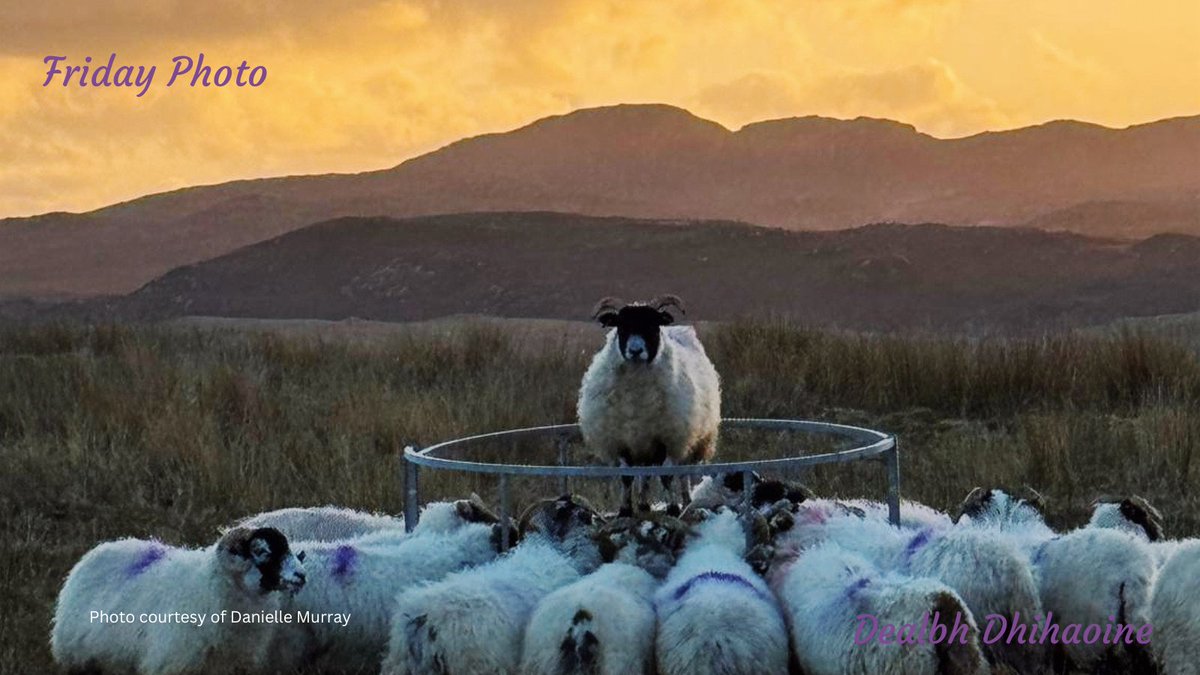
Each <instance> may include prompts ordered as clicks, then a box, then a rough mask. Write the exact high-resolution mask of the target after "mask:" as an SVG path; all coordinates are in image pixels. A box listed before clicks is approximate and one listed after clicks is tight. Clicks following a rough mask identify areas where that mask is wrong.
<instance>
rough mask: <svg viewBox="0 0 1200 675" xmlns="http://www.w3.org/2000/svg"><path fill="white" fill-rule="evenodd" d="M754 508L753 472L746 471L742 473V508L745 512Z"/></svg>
mask: <svg viewBox="0 0 1200 675" xmlns="http://www.w3.org/2000/svg"><path fill="white" fill-rule="evenodd" d="M753 506H754V472H753V471H751V470H749V469H747V470H745V471H743V472H742V508H744V509H745V510H746V511H747V512H749V511H750V509H751V508H753Z"/></svg>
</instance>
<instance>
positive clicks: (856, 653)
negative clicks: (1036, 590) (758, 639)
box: [764, 543, 988, 675]
mask: <svg viewBox="0 0 1200 675" xmlns="http://www.w3.org/2000/svg"><path fill="white" fill-rule="evenodd" d="M769 578H770V579H771V586H772V588H774V590H775V593H776V594H777V595H778V597H779V599H780V601H781V602H782V604H783V608H784V612H785V614H786V617H787V623H788V626H789V628H790V633H791V638H792V645H793V648H794V655H795V657H796V661H797V663H798V665H799V666H800V668H801V669H802V671H803V672H804V673H806V674H807V675H924V674H928V675H949V674H955V675H968V674H972V675H973V674H978V673H986V672H988V666H987V661H986V660H985V659H984V657H983V653H982V651H981V649H980V643H979V630H978V627H977V626H976V624H975V619H974V617H973V615H972V614H971V611H970V610H969V609H968V608H967V607H966V605H965V603H963V601H962V599H961V598H959V597H958V595H957V594H956V593H955V592H954V591H953V590H952V589H951V588H949V587H947V586H946V585H944V584H942V583H940V582H938V581H936V580H933V579H914V578H910V577H905V576H903V575H898V574H894V573H884V572H881V571H880V570H879V568H878V567H876V566H875V565H873V564H872V563H870V562H869V561H868V560H867V559H866V558H864V557H862V556H860V555H858V554H856V553H853V552H851V551H847V550H846V549H844V548H842V547H841V546H838V545H837V544H835V543H824V544H817V545H815V546H814V547H813V548H810V549H806V550H803V551H801V552H799V554H798V556H797V557H795V558H792V559H788V560H784V559H781V560H780V561H779V562H778V563H777V564H776V565H775V566H774V567H773V568H772V571H771V574H770V575H769ZM887 626H892V627H894V630H895V631H896V632H892V631H889V629H888V628H886V627H887ZM938 626H940V627H941V631H942V632H941V633H940V635H939V632H938V630H939V629H938V628H937V627H938ZM922 630H924V631H925V632H924V637H923V638H922V641H920V642H911V643H905V644H897V643H896V640H897V639H900V640H908V639H911V638H915V637H917V636H918V635H919V634H921V631H922ZM764 672H765V671H764ZM774 672H783V671H774Z"/></svg>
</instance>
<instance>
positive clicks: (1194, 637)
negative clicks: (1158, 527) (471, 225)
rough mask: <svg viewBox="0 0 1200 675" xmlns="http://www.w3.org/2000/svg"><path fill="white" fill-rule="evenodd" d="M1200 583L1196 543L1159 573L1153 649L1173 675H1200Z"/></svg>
mask: <svg viewBox="0 0 1200 675" xmlns="http://www.w3.org/2000/svg"><path fill="white" fill-rule="evenodd" d="M1198 580H1200V541H1198V540H1193V541H1191V542H1189V543H1187V544H1183V545H1181V546H1180V547H1179V550H1178V551H1177V552H1176V553H1175V555H1173V556H1171V559H1170V560H1168V561H1167V563H1166V564H1165V565H1164V566H1163V567H1162V569H1160V570H1159V574H1158V580H1157V582H1156V584H1155V588H1154V595H1153V598H1152V599H1151V604H1150V616H1151V619H1152V624H1153V626H1154V633H1153V637H1152V638H1151V640H1150V645H1151V648H1152V649H1153V650H1154V654H1155V656H1156V657H1157V658H1158V662H1159V663H1160V664H1161V665H1162V667H1163V672H1165V673H1168V674H1169V675H1200V599H1197V596H1196V589H1197V583H1198Z"/></svg>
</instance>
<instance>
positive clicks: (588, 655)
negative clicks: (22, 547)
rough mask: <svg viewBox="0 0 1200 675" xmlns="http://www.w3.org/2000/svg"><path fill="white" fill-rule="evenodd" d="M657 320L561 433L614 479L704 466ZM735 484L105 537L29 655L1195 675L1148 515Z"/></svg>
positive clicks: (684, 359) (597, 381) (690, 345)
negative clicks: (1052, 514) (892, 512)
mask: <svg viewBox="0 0 1200 675" xmlns="http://www.w3.org/2000/svg"><path fill="white" fill-rule="evenodd" d="M679 305H680V303H679V301H678V299H677V298H673V297H670V296H668V297H665V298H660V299H657V300H655V301H652V302H650V303H636V304H632V305H624V304H622V303H619V302H616V301H613V300H611V299H606V300H604V301H602V302H601V303H600V305H599V306H598V309H597V312H596V319H597V320H599V321H600V322H601V323H602V324H603V325H605V326H607V327H610V328H612V329H613V330H611V331H610V332H609V336H608V338H607V342H606V345H605V347H604V348H603V349H602V350H601V351H600V352H599V353H598V354H597V355H596V357H595V359H594V360H593V363H592V366H591V367H590V368H589V370H588V372H587V374H586V375H585V377H584V383H583V387H582V389H581V394H580V402H579V413H580V426H581V429H582V431H583V435H584V438H585V441H586V442H587V443H588V444H589V446H591V447H592V448H593V449H594V450H595V451H596V452H598V453H600V454H602V455H603V456H605V457H607V458H609V459H610V461H612V462H614V463H618V464H624V465H643V464H668V463H671V462H703V461H707V460H708V459H710V458H711V457H712V456H713V453H714V451H715V443H716V427H717V424H718V423H719V419H720V411H719V382H718V380H717V376H716V371H715V370H714V369H713V368H712V364H711V363H709V362H708V359H707V357H706V356H704V352H703V348H702V347H701V346H700V343H699V341H698V340H697V339H696V337H695V334H694V332H692V331H691V330H690V329H688V328H683V327H675V326H669V324H670V323H672V316H671V314H670V312H669V311H668V310H669V309H679ZM745 478H746V477H745V476H743V474H740V473H739V474H731V475H728V476H725V477H710V478H705V479H704V480H703V481H701V482H700V483H699V484H698V485H696V486H694V487H693V486H689V485H686V482H685V481H680V483H681V489H679V490H678V491H675V490H674V489H673V488H674V487H675V486H674V485H673V484H672V483H671V481H669V480H664V481H663V487H664V488H665V489H666V492H667V495H668V500H667V503H664V504H660V505H656V506H654V507H651V505H650V504H648V503H647V500H646V499H645V495H644V493H643V491H642V490H641V489H640V487H641V486H639V490H637V492H638V493H639V494H638V495H637V504H636V508H635V504H634V495H633V492H634V491H633V490H632V489H631V488H632V487H633V485H632V483H633V482H632V481H625V482H623V487H624V490H623V495H622V504H621V506H620V508H619V510H618V511H616V512H615V513H608V514H602V513H601V512H599V511H597V510H596V509H595V508H593V507H592V506H591V505H590V504H588V503H587V501H586V500H584V499H582V498H580V497H578V496H574V495H563V496H561V497H558V498H556V499H545V500H540V501H537V502H535V503H534V504H532V505H531V506H529V507H528V508H527V509H526V510H525V512H524V513H523V514H522V516H521V517H520V519H519V521H518V523H517V527H516V531H515V532H513V531H505V529H504V528H505V527H506V526H507V524H506V523H501V522H500V519H499V518H497V517H496V515H495V514H494V513H493V512H492V511H491V510H490V509H488V508H487V507H486V506H485V505H484V504H483V503H482V502H481V501H480V500H479V498H478V497H476V496H474V495H472V496H471V498H469V499H463V500H458V501H453V502H436V503H432V504H428V505H426V506H425V508H424V509H423V510H422V511H421V517H420V519H419V522H418V524H417V525H416V527H415V528H414V529H413V531H412V532H407V531H406V528H405V523H404V521H403V519H402V518H396V517H391V516H383V515H375V514H367V513H361V512H356V511H351V510H347V509H340V508H336V507H313V508H290V509H282V510H278V511H272V512H268V513H263V514H258V515H255V516H252V517H249V518H246V519H244V520H242V521H240V522H238V523H236V524H234V525H233V526H231V527H230V528H229V529H227V530H226V531H225V533H224V534H223V536H222V537H221V539H220V541H218V542H217V543H216V544H215V545H213V546H211V547H209V548H206V549H200V550H192V549H182V548H174V547H169V546H166V545H164V544H162V543H160V542H157V541H146V540H134V539H125V540H120V541H114V542H107V543H103V544H101V545H99V546H97V547H96V548H94V549H93V550H91V551H90V552H88V553H87V554H86V555H85V556H84V557H83V558H82V559H81V560H80V561H79V563H78V564H77V565H76V566H75V567H74V569H72V571H71V572H70V574H69V575H68V577H67V581H66V583H65V584H64V586H63V589H62V591H61V593H60V595H59V598H58V603H57V607H56V612H55V617H54V625H53V630H52V636H51V647H52V652H53V655H54V658H55V660H56V661H57V662H58V663H59V664H60V665H62V666H63V667H65V668H66V669H68V670H71V671H78V672H94V671H99V672H114V673H129V672H133V673H139V674H141V675H150V674H156V675H157V674H166V673H172V674H174V673H211V672H247V673H275V672H285V673H286V672H292V671H294V670H297V669H300V668H311V669H313V670H316V671H320V672H382V673H386V674H393V675H402V674H403V675H417V674H426V673H428V674H441V675H473V674H478V675H485V674H486V675H491V674H494V673H501V674H516V673H529V674H531V675H541V674H544V675H564V674H567V673H579V674H589V675H616V674H618V673H659V674H661V675H673V674H676V673H678V674H681V675H682V674H684V673H713V674H717V673H721V674H726V675H733V674H740V673H745V674H747V675H751V674H758V673H793V672H802V673H807V674H809V675H822V674H825V673H828V674H831V675H832V674H839V673H854V674H858V673H861V674H863V675H867V674H875V673H883V674H888V673H894V674H901V673H905V674H908V673H914V674H922V673H928V674H930V675H935V674H937V675H941V674H949V673H986V672H1018V673H1037V672H1046V671H1068V670H1070V671H1084V672H1143V673H1154V672H1165V673H1171V674H1175V673H1178V674H1188V673H1200V597H1198V596H1197V593H1196V591H1197V586H1198V584H1200V540H1190V541H1168V540H1166V539H1165V538H1164V537H1163V533H1162V527H1161V517H1160V516H1159V514H1158V513H1157V511H1155V510H1154V508H1153V507H1152V506H1150V505H1149V504H1148V503H1146V502H1145V500H1142V499H1140V498H1137V497H1130V498H1122V499H1117V498H1102V499H1099V500H1097V501H1096V503H1095V505H1094V511H1093V516H1092V518H1091V520H1090V522H1089V523H1087V524H1086V525H1084V526H1082V527H1080V528H1078V529H1075V530H1073V531H1070V532H1065V533H1057V532H1055V531H1053V530H1052V529H1051V528H1049V527H1048V526H1047V525H1046V523H1045V520H1044V519H1043V515H1042V510H1043V504H1042V499H1041V497H1040V496H1039V495H1037V494H1036V493H1034V492H1033V491H1032V490H1029V489H1028V488H1023V489H1021V490H1016V491H1005V490H1002V489H987V490H985V489H981V488H976V489H975V490H974V491H972V492H971V493H970V494H969V495H968V496H967V497H966V499H965V500H964V501H963V503H962V505H961V507H960V508H959V510H958V513H957V514H955V517H953V518H952V517H951V516H950V515H949V514H946V513H943V512H940V511H937V510H935V509H932V508H930V507H927V506H924V505H921V504H918V503H915V502H905V503H903V504H902V508H901V520H902V522H901V524H900V526H899V527H896V526H893V525H891V524H889V523H888V521H887V508H886V505H884V504H882V503H878V502H871V501H863V500H850V501H845V500H842V501H839V500H834V499H825V498H818V497H816V496H814V495H813V494H812V493H811V492H810V491H808V490H807V489H806V488H804V487H803V486H800V485H797V484H794V483H789V482H786V481H781V480H771V479H764V478H763V477H759V476H755V477H754V479H753V480H752V481H751V482H749V483H746V481H745ZM504 539H511V540H514V541H516V542H517V543H516V545H515V546H514V547H513V548H512V549H511V550H508V551H507V552H505V553H502V552H501V549H502V548H503V547H502V546H501V541H502V540H504ZM1048 615H1049V616H1052V617H1053V618H1052V620H1050V619H1047V616H1048ZM1001 621H1002V622H1003V626H1002V627H1000V628H997V625H998V624H999V622H1001ZM1146 625H1150V626H1151V627H1152V636H1145V635H1142V634H1141V633H1138V631H1139V630H1144V629H1145V626H1146ZM1093 627H1095V628H1093ZM939 629H940V630H942V634H941V637H940V638H939V634H938V632H937V631H938V630H939ZM997 631H998V632H999V637H997ZM1051 634H1052V635H1053V637H1049V636H1050V635H1051ZM1072 636H1073V637H1072ZM1145 637H1149V639H1144V638H1145Z"/></svg>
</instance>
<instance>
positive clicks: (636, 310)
mask: <svg viewBox="0 0 1200 675" xmlns="http://www.w3.org/2000/svg"><path fill="white" fill-rule="evenodd" d="M596 320H597V321H599V322H600V325H602V326H605V327H608V328H616V329H617V349H618V350H619V351H620V353H621V357H622V358H624V359H625V361H626V362H627V363H645V364H649V363H653V362H654V358H655V357H656V356H658V350H659V347H660V346H661V345H662V333H661V331H660V329H661V328H662V327H663V326H667V325H670V324H671V323H672V322H674V320H675V319H674V317H672V316H671V315H670V314H668V313H667V312H666V311H663V310H660V309H654V308H653V307H647V306H645V305H627V306H625V307H622V308H621V309H620V310H619V311H616V312H613V311H607V312H604V313H603V314H600V315H599V316H597V317H596Z"/></svg>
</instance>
